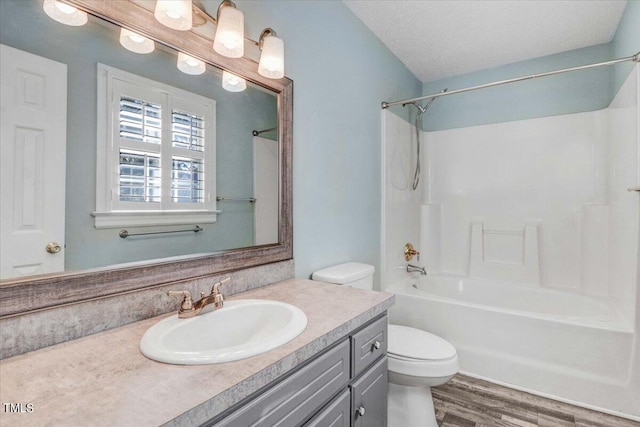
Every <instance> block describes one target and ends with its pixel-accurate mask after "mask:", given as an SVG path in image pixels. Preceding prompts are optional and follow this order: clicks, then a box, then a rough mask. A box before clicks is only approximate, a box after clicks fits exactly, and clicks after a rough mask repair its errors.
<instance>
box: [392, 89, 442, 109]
mask: <svg viewBox="0 0 640 427" xmlns="http://www.w3.org/2000/svg"><path fill="white" fill-rule="evenodd" d="M447 90H448V88H445V89H443V90H441V91H440V93H445V92H446V91H447ZM435 100H436V98H431V99H430V100H429V102H427V105H425V106H424V107H423V106H422V105H420V104H418V103H417V102H411V103H410V104H411V105H413V106H415V107H416V108H417V109H418V110H420V115H422V114H424V113H426V112H427V110H428V109H429V107H431V104H433V101H435ZM405 105H407V104H402V106H403V107H404V106H405Z"/></svg>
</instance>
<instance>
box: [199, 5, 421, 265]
mask: <svg viewBox="0 0 640 427" xmlns="http://www.w3.org/2000/svg"><path fill="white" fill-rule="evenodd" d="M205 3H206V4H207V8H208V10H209V11H211V10H215V7H217V6H218V3H219V2H217V1H216V2H213V1H211V2H205ZM236 4H237V5H238V7H239V8H240V9H241V10H242V11H243V12H244V14H245V27H246V32H247V36H248V37H250V38H252V39H254V40H255V39H257V38H258V36H259V35H260V32H261V31H262V29H263V28H265V27H272V28H273V29H274V30H276V31H277V32H278V35H280V36H281V37H282V38H283V39H284V41H285V57H286V64H285V69H286V74H287V76H288V77H290V78H291V79H293V80H294V114H293V117H294V131H293V140H294V147H293V157H294V162H293V203H294V204H293V213H294V218H293V219H294V221H293V222H294V233H293V235H294V256H295V260H296V276H298V277H308V276H309V275H310V274H311V273H312V272H313V271H315V270H317V269H319V268H322V267H326V266H328V265H331V264H334V263H339V262H344V261H350V260H358V261H362V262H366V263H370V264H374V265H375V266H376V268H378V267H379V258H380V152H381V150H380V118H381V109H380V103H381V102H382V101H385V100H390V99H403V98H409V97H414V96H418V95H419V94H420V87H421V86H420V82H419V81H418V80H417V79H416V77H415V76H413V74H411V72H409V71H408V70H407V69H406V67H405V66H404V65H403V64H402V63H401V62H400V61H399V60H398V59H397V58H396V57H395V56H393V55H392V54H391V53H390V52H389V50H388V49H387V48H386V47H385V46H384V45H383V44H382V43H381V42H380V41H379V40H378V39H377V38H376V37H375V36H374V35H373V34H372V33H371V32H370V31H369V30H368V29H367V28H366V27H365V26H364V24H362V22H360V21H359V20H358V18H356V17H355V15H353V14H352V13H351V12H350V11H349V10H348V9H347V7H346V6H345V5H344V4H343V3H342V2H340V1H242V0H239V1H236Z"/></svg>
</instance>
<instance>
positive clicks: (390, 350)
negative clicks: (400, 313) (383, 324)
mask: <svg viewBox="0 0 640 427" xmlns="http://www.w3.org/2000/svg"><path fill="white" fill-rule="evenodd" d="M387 357H388V360H389V393H388V417H387V425H388V427H413V426H415V427H418V426H420V427H437V425H438V424H437V421H436V415H435V409H434V407H433V399H432V397H431V387H436V386H439V385H442V384H444V383H446V382H447V381H449V380H450V379H451V378H452V377H453V376H454V375H455V374H456V373H457V372H458V370H459V368H460V366H459V363H458V355H457V353H456V349H455V348H454V347H453V346H452V345H451V344H450V343H448V342H447V341H445V340H444V339H442V338H440V337H439V336H437V335H434V334H431V333H429V332H426V331H423V330H420V329H415V328H410V327H408V326H400V325H393V324H390V325H389V341H388V347H387Z"/></svg>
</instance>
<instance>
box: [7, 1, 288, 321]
mask: <svg viewBox="0 0 640 427" xmlns="http://www.w3.org/2000/svg"><path fill="white" fill-rule="evenodd" d="M68 3H69V4H73V5H74V6H76V7H78V8H79V9H81V10H84V11H86V12H88V13H89V15H90V17H89V23H88V25H85V26H82V27H67V26H64V25H62V24H59V23H57V22H55V21H53V20H51V19H50V18H48V17H47V16H46V15H45V14H44V12H43V10H42V1H41V0H28V1H24V0H16V1H12V0H10V1H9V2H5V3H3V16H4V17H5V19H6V20H7V22H3V25H2V27H3V30H2V31H3V33H2V34H3V37H2V39H1V40H0V42H1V43H2V44H3V57H2V62H3V74H5V65H6V64H9V63H13V64H15V63H14V62H13V61H10V60H8V59H7V57H6V56H5V53H6V52H8V51H9V50H10V49H17V50H19V51H23V52H25V53H27V54H33V55H37V56H39V57H44V58H45V59H49V60H53V61H54V62H57V63H60V64H63V65H65V66H66V69H67V79H65V82H66V84H67V87H66V90H62V91H59V92H63V96H64V100H65V103H66V104H67V109H66V110H67V111H68V114H67V116H66V118H62V119H60V118H59V117H58V118H55V119H51V117H50V116H47V117H45V120H50V121H51V122H53V123H57V125H58V127H57V128H56V127H55V126H54V130H55V129H58V131H54V132H52V133H51V134H49V135H47V136H46V138H47V139H46V140H47V142H49V141H50V140H52V139H54V138H53V137H54V136H58V137H59V136H60V134H63V135H64V138H62V139H63V142H66V148H63V149H62V150H63V151H64V150H66V155H59V151H57V153H58V155H56V154H53V155H49V154H46V155H44V157H42V156H41V160H39V161H37V162H29V159H30V157H29V155H31V156H34V155H35V154H37V153H38V152H39V150H40V148H38V147H40V146H38V145H37V144H38V143H39V142H38V138H37V137H33V138H31V136H30V135H31V134H28V133H25V135H26V136H25V135H22V137H21V138H22V139H21V140H20V141H22V142H23V144H22V146H23V147H22V148H20V150H22V151H20V150H16V149H15V148H14V151H13V152H12V153H11V154H12V155H11V157H12V158H13V159H20V160H21V162H16V161H14V162H13V163H14V164H15V165H16V168H17V167H18V166H19V165H29V164H31V166H27V167H25V170H27V169H29V167H31V169H32V171H31V173H32V175H33V176H35V177H37V176H38V175H43V174H44V175H45V176H46V177H47V179H46V180H45V181H46V184H47V185H48V184H49V181H54V179H53V176H54V174H55V171H56V170H58V172H59V171H60V169H62V170H64V174H63V177H62V180H63V182H65V181H66V183H65V184H62V188H61V187H52V189H49V190H47V191H44V193H45V194H44V197H43V199H46V198H47V197H48V198H49V199H53V200H54V204H55V202H57V203H58V204H60V200H61V199H62V200H64V201H65V202H64V203H63V207H62V217H63V222H64V228H65V231H64V236H63V237H62V241H60V242H59V241H56V240H54V239H53V238H52V239H51V242H44V244H43V242H38V243H37V245H36V247H37V248H38V249H36V250H38V251H43V252H44V251H49V252H46V256H45V258H47V257H48V258H54V259H55V258H56V257H57V255H58V254H62V255H64V256H65V261H64V262H63V263H62V264H63V268H62V269H59V271H58V272H54V273H47V274H38V273H40V272H39V271H37V269H33V268H34V267H33V266H34V265H36V264H37V263H36V262H31V261H29V260H28V259H27V261H24V260H23V259H22V258H19V255H17V256H18V259H17V261H16V262H15V263H14V264H15V265H17V266H18V267H20V268H22V271H20V272H19V273H20V276H22V277H3V278H2V281H1V283H0V316H13V315H17V314H21V313H25V312H30V311H34V310H40V309H44V308H48V307H53V306H57V305H61V304H69V303H74V302H78V301H83V300H88V299H93V298H98V297H104V296H108V295H114V294H118V293H122V292H131V291H134V290H136V289H142V288H146V287H150V286H155V285H158V284H163V283H168V282H174V281H179V280H185V279H189V278H193V277H199V276H204V275H209V274H214V273H220V272H224V271H231V270H236V269H240V268H246V267H252V266H256V265H261V264H267V263H271V262H276V261H282V260H287V259H291V258H292V257H293V251H292V219H291V216H292V208H291V161H292V156H291V148H292V110H293V105H292V104H293V96H292V95H293V82H292V81H291V80H289V79H287V78H286V77H285V78H282V79H277V80H275V79H268V78H265V77H263V76H262V75H260V74H258V72H257V69H258V64H257V62H256V61H255V60H252V59H250V58H248V57H246V56H245V57H243V58H238V59H230V58H227V57H224V56H221V55H218V54H217V53H216V52H214V50H213V49H212V48H211V46H212V43H213V42H212V35H213V33H212V29H215V26H214V25H212V24H211V22H210V21H208V20H207V19H204V23H202V22H201V23H200V25H199V26H197V27H194V29H193V30H191V31H177V30H172V29H170V28H167V27H165V26H163V25H161V24H160V23H158V21H157V20H156V19H155V18H154V16H153V10H151V9H149V8H148V5H149V3H154V2H138V1H118V2H104V1H99V0H69V1H68ZM145 3H146V4H145ZM195 13H196V14H197V13H198V9H197V8H196V10H195ZM7 17H9V18H7ZM198 19H202V16H200V17H199V18H198ZM6 24H9V25H6ZM7 26H9V28H7ZM122 29H125V30H130V31H133V32H135V33H136V34H138V35H141V36H143V37H145V38H147V39H149V40H151V41H152V42H153V43H154V44H155V48H154V50H153V52H150V53H149V54H144V55H143V54H138V53H132V52H130V51H127V50H126V49H124V48H123V44H122V42H121V36H122V33H123V30H122ZM245 44H246V45H247V46H248V49H247V50H249V53H248V54H247V56H251V49H253V52H254V56H255V52H258V50H257V46H255V42H252V41H250V40H246V42H245ZM5 45H8V46H5ZM5 49H7V50H5ZM16 54H17V55H20V54H21V53H19V52H18V53H16ZM179 54H180V55H179ZM183 54H186V55H188V58H191V63H192V65H193V66H196V68H198V67H200V65H198V63H199V62H200V61H202V62H204V64H203V66H204V71H203V72H202V73H201V74H196V73H195V72H185V71H184V70H180V69H179V56H180V57H183V56H184V55H183ZM7 56H8V55H7ZM45 68H47V69H52V68H54V67H49V66H45ZM23 71H24V70H23ZM187 71H189V70H187ZM191 71H193V70H191ZM198 71H199V70H198ZM223 72H224V74H227V73H231V75H232V76H233V77H235V78H236V82H237V81H246V89H244V90H243V91H241V92H230V91H228V90H225V89H223V87H222V80H223ZM23 74H24V73H23ZM36 74H37V73H31V74H29V73H27V74H26V75H27V77H29V76H36ZM21 76H22V77H19V80H20V79H22V80H20V81H22V82H24V81H27V82H28V81H29V78H30V77H29V78H26V80H25V75H21ZM38 78H39V77H38ZM38 78H35V80H34V82H35V87H38V81H41V80H38ZM3 84H5V83H4V81H3ZM45 86H49V87H54V88H58V89H59V85H57V84H53V83H49V84H45ZM16 87H17V86H16ZM123 87H124V89H122V88H123ZM25 88H27V86H25ZM131 88H134V89H131ZM23 89H24V88H23ZM138 89H140V90H138ZM23 92H24V94H27V95H25V96H26V97H27V98H28V96H31V97H32V98H33V96H32V95H29V94H32V93H36V92H37V91H36V92H33V91H32V90H30V89H28V88H27V89H25V90H24V91H23ZM64 92H66V93H64ZM154 94H155V95H154ZM158 94H159V95H158ZM156 95H158V96H156ZM36 98H37V96H36V97H35V98H34V99H36ZM53 99H56V98H53ZM101 99H102V100H101ZM105 99H106V101H105ZM3 102H4V100H3ZM55 102H56V104H55V105H62V104H60V103H59V101H55ZM49 104H51V102H49ZM3 109H4V105H3ZM54 110H56V109H55V108H54ZM57 110H62V108H57ZM160 111H161V112H160ZM27 116H28V117H29V121H30V122H29V125H28V126H25V125H21V126H18V127H19V128H21V129H23V128H24V129H27V128H28V129H32V128H33V129H37V128H38V125H37V123H35V121H34V120H36V117H37V116H36V115H33V114H30V115H27ZM3 122H4V123H3V127H5V123H6V120H5V115H4V110H3ZM60 123H66V126H62V127H60ZM60 129H62V131H60ZM263 131H266V132H263ZM165 134H166V136H162V135H165ZM256 134H257V135H256ZM12 138H13V139H16V138H17V137H15V133H14V134H13V136H12ZM29 138H31V139H29ZM165 139H167V140H168V141H169V143H168V144H169V149H168V151H166V152H165V151H162V152H161V149H160V148H157V146H160V145H161V146H163V147H164V146H165V145H166V144H165V143H164V142H162V143H158V142H157V141H158V140H162V141H164V140H165ZM10 140H11V139H10V138H8V137H6V136H5V133H4V130H3V142H2V143H3V150H4V147H5V143H6V142H7V141H10ZM101 140H102V141H101ZM24 141H26V142H27V143H29V142H30V141H35V142H33V143H31V145H29V144H24ZM203 141H204V142H203ZM101 143H102V148H101V145H100V144H101ZM154 144H155V145H154ZM24 147H31V148H29V149H30V150H31V151H29V149H27V150H26V151H24V150H25V149H24ZM199 147H200V148H199ZM202 147H204V148H203V149H201V148H202ZM265 147H266V148H265ZM109 150H111V151H109ZM162 150H164V148H163V149H162ZM16 153H18V154H16ZM3 157H5V153H4V152H3ZM7 157H8V156H7ZM56 157H61V158H62V159H63V163H62V165H63V166H62V167H60V166H58V167H55V166H54V167H51V170H52V171H53V172H48V171H47V172H45V169H46V167H47V166H51V165H50V163H54V160H56ZM211 158H213V161H212V160H211ZM43 159H44V160H43ZM160 159H162V160H160ZM260 159H263V160H260ZM65 162H66V165H65ZM207 162H208V163H207ZM34 165H35V166H34ZM109 167H111V170H109ZM4 169H5V168H4V165H3V170H4ZM3 173H4V171H3ZM16 175H19V176H27V175H28V171H27V172H23V171H22V170H18V172H16ZM4 178H5V177H4V176H3V180H4ZM11 181H12V185H13V187H12V188H9V190H7V189H6V188H5V187H3V189H2V191H3V194H2V198H3V205H7V204H8V203H5V201H6V200H9V199H11V200H16V194H20V195H24V196H20V197H22V198H19V197H18V199H19V200H20V201H21V202H20V203H19V205H20V206H19V207H18V208H15V207H14V211H16V210H17V211H19V212H20V215H22V216H21V218H27V220H28V221H26V222H23V223H22V224H21V227H22V228H21V229H20V230H18V231H20V232H19V233H17V234H18V237H20V238H23V237H24V235H29V234H31V235H37V234H38V233H39V232H40V231H39V229H37V227H35V226H34V224H35V225H37V226H39V224H40V223H41V222H46V221H45V219H47V218H49V217H54V215H53V214H50V213H51V212H53V210H46V209H42V207H41V206H42V205H41V204H40V203H43V202H41V201H36V202H34V201H33V200H35V199H34V196H33V195H32V194H31V193H29V191H25V188H28V186H26V187H22V188H21V187H19V186H17V185H16V182H17V181H18V180H16V179H11ZM262 184H264V185H262ZM44 185H45V184H43V186H44ZM16 188H18V189H19V190H20V189H21V190H20V191H16ZM8 191H12V192H13V194H11V196H8V195H7V192H8ZM27 196H29V197H27ZM30 197H31V198H30ZM25 200H26V201H25ZM161 201H162V202H161ZM165 201H166V203H164V202H165ZM29 203H31V206H33V207H34V208H33V212H35V213H34V214H33V215H31V217H30V216H29V215H27V213H28V210H26V209H25V208H24V206H29ZM133 205H137V206H139V207H140V210H139V211H138V212H135V209H131V206H133ZM159 205H162V206H161V208H159V209H156V211H158V212H151V213H150V212H149V211H150V210H153V209H150V208H149V206H152V207H153V208H156V207H157V206H159ZM123 206H124V207H123ZM3 209H4V206H3ZM132 211H133V215H132V214H131V213H132ZM25 212H26V213H25ZM38 212H39V213H40V214H41V216H43V217H46V218H44V219H43V218H39V217H37V216H38ZM6 215H7V214H6V212H5V211H3V222H4V223H7V221H5V217H6ZM9 215H11V216H12V217H14V218H15V217H16V214H15V212H13V213H11V214H9ZM29 221H31V223H29ZM25 223H26V224H27V225H26V226H25ZM32 223H33V224H32ZM29 227H31V228H29ZM195 227H197V228H195ZM18 228H20V227H18ZM194 230H198V231H197V232H194ZM5 231H6V230H5V228H4V225H3V230H2V236H1V237H0V239H1V240H2V241H6V240H7V239H6V238H5V237H6V236H5ZM14 231H15V227H14ZM123 232H124V234H125V235H124V237H123ZM14 234H16V233H15V232H14ZM40 234H43V233H40ZM41 237H42V236H41ZM44 237H48V236H44ZM47 243H51V244H53V247H51V246H48V245H47ZM55 244H58V245H59V246H58V247H57V248H56V246H55ZM56 250H58V252H56ZM3 251H5V252H3V254H4V253H11V254H12V255H13V254H14V253H17V252H20V251H23V252H26V253H27V254H29V253H31V252H29V251H30V249H29V248H28V246H27V244H26V243H25V240H24V239H22V240H17V241H15V242H13V243H12V244H11V245H9V249H6V248H5V249H3ZM3 258H6V257H4V256H3ZM30 269H32V270H30ZM31 271H35V273H34V274H30V273H31ZM14 276H16V275H14ZM36 296H37V297H36Z"/></svg>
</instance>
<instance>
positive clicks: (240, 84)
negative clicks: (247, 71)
mask: <svg viewBox="0 0 640 427" xmlns="http://www.w3.org/2000/svg"><path fill="white" fill-rule="evenodd" d="M222 87H223V88H224V89H226V90H228V91H229V92H242V91H243V90H245V89H246V88H247V81H246V80H245V79H243V78H242V77H240V76H236V75H235V74H233V73H230V72H228V71H223V72H222Z"/></svg>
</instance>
